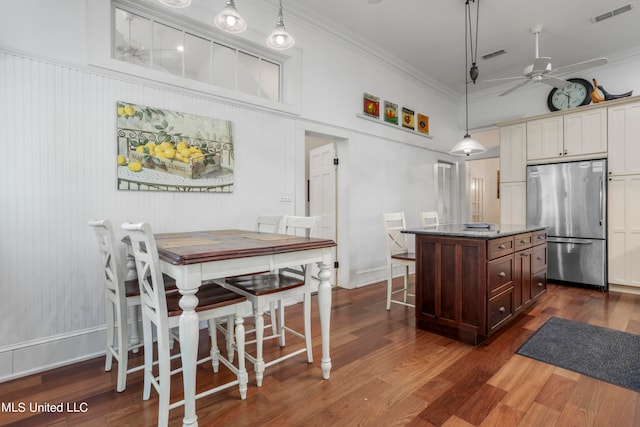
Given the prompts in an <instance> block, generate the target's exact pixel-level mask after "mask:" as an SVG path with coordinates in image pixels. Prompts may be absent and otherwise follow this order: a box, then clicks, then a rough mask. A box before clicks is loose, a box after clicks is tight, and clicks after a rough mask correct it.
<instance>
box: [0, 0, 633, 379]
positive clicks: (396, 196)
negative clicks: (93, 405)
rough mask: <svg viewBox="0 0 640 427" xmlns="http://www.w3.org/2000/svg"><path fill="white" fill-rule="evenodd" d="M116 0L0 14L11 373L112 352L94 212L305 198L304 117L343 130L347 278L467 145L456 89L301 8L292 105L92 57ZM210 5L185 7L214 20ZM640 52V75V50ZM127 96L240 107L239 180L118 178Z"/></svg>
mask: <svg viewBox="0 0 640 427" xmlns="http://www.w3.org/2000/svg"><path fill="white" fill-rule="evenodd" d="M151 3H154V4H155V2H149V4H151ZM106 4H108V2H107V0H57V1H55V2H51V1H49V0H31V1H28V2H13V3H12V4H11V7H10V8H9V7H5V8H3V13H2V14H0V76H2V77H1V82H0V98H1V99H2V100H3V102H0V140H2V141H3V147H4V148H5V162H4V166H3V167H2V168H0V179H1V180H2V182H3V183H4V190H3V192H2V195H1V196H0V236H1V238H0V286H1V287H2V289H3V291H6V292H5V297H4V298H2V300H1V301H0V311H1V312H2V313H3V314H5V320H4V321H3V322H1V323H0V380H1V379H6V378H11V377H15V376H20V375H24V374H27V373H29V372H34V371H38V370H42V369H45V368H47V367H52V366H56V365H58V364H63V363H69V362H71V361H73V360H77V359H82V358H87V357H91V356H92V355H96V354H99V353H100V352H103V351H104V344H103V342H104V307H103V296H102V291H101V283H100V268H99V260H98V255H97V251H96V247H95V242H94V237H93V236H92V234H91V231H90V230H89V229H88V227H87V225H86V222H87V220H88V219H90V218H94V217H97V218H102V217H107V218H110V219H111V220H112V221H113V223H114V224H116V225H118V224H120V223H121V222H122V221H124V220H132V221H139V220H145V221H149V222H150V223H151V224H152V225H153V227H154V230H155V231H158V232H163V231H176V230H185V231H186V230H196V229H204V228H225V227H248V228H250V227H253V224H254V217H255V214H256V213H258V212H273V213H303V212H304V191H303V188H304V185H305V184H304V133H305V130H311V131H314V132H319V133H323V134H326V135H333V136H336V137H338V138H339V139H340V142H339V143H338V144H337V146H338V154H339V156H340V157H341V160H342V161H341V166H340V170H339V172H338V175H339V182H338V187H339V189H338V192H339V209H340V214H339V218H338V221H339V230H340V237H339V240H340V242H341V248H340V254H341V257H343V258H341V269H340V270H341V273H340V274H341V285H344V286H348V287H356V286H362V285H365V284H369V283H373V282H377V281H380V280H382V279H384V277H385V268H384V262H385V255H384V251H385V245H384V240H383V234H382V224H381V214H382V213H383V212H388V211H396V210H403V211H405V213H406V215H407V221H408V224H409V225H411V224H418V213H419V212H420V211H423V210H433V209H434V208H435V191H434V188H435V186H434V172H433V165H434V162H436V161H437V160H438V159H444V160H449V161H451V160H454V161H455V160H458V159H457V158H451V157H449V156H448V155H446V154H442V152H446V150H447V149H448V147H450V146H451V145H452V144H453V143H454V142H456V141H457V140H458V139H460V137H461V134H462V131H461V130H460V127H461V126H460V123H461V122H462V120H461V115H460V112H461V107H460V102H459V101H460V99H459V98H456V97H451V96H449V95H447V93H446V91H441V90H437V89H434V88H433V87H431V86H429V85H427V84H425V82H420V81H417V80H415V79H414V78H412V77H409V76H407V75H405V74H403V73H402V72H401V71H400V70H398V69H396V68H395V67H393V66H392V65H389V64H387V63H384V62H383V61H381V60H380V59H378V58H374V57H372V56H370V55H368V54H367V53H366V52H362V51H360V50H359V49H357V48H355V47H351V46H349V45H348V43H345V42H344V41H341V40H340V39H339V38H338V37H337V36H331V35H329V34H327V33H323V32H321V31H320V30H316V29H314V27H313V25H309V23H308V22H296V21H295V19H291V18H288V20H287V28H288V29H289V30H290V31H292V32H294V33H295V36H296V39H297V45H296V50H295V51H293V53H294V61H293V65H294V67H293V68H294V69H293V77H292V81H293V83H292V84H291V85H288V87H287V91H288V97H287V100H288V101H291V103H292V104H291V105H290V106H288V107H286V108H282V109H270V108H269V107H268V106H266V107H265V105H264V104H261V105H260V106H253V105H252V104H251V102H246V101H247V98H246V97H241V98H242V102H236V101H234V100H233V99H229V93H228V91H227V92H225V91H218V92H219V93H218V94H216V91H215V90H214V91H213V92H214V93H213V94H211V93H203V92H199V91H197V90H185V89H181V88H180V83H181V82H180V79H176V78H167V79H166V81H165V82H157V81H153V80H151V79H149V78H146V79H141V78H136V77H135V76H132V75H130V74H123V73H119V72H115V71H112V70H105V69H102V68H96V67H92V66H90V64H89V61H90V58H91V61H92V62H93V60H94V59H95V57H96V55H98V56H99V55H100V52H101V51H100V50H99V49H98V50H96V49H94V47H95V46H94V43H95V40H94V39H93V38H92V37H90V33H91V31H90V30H92V28H93V26H92V25H89V22H88V19H87V15H88V13H89V12H90V11H91V10H92V9H93V8H94V7H95V5H98V7H102V6H103V5H106ZM265 8H266V6H265V5H263V4H256V5H254V4H252V3H251V2H245V4H244V5H243V14H246V17H247V18H248V19H249V18H250V22H251V29H250V30H249V31H247V33H244V34H246V35H242V36H240V37H245V38H246V40H248V41H250V42H260V41H261V40H264V37H265V36H266V34H267V32H268V31H270V30H271V28H272V27H273V11H271V10H265ZM34 11H37V13H34ZM200 12H201V11H199V10H197V9H195V8H194V9H189V10H187V11H186V12H184V11H183V12H180V13H188V14H191V16H192V17H193V18H201V19H203V21H207V22H211V19H212V16H209V15H207V14H205V13H200ZM98 19H104V20H108V19H109V16H108V14H106V15H104V16H102V15H100V14H99V15H98ZM103 23H104V21H103ZM87 27H91V28H87ZM107 27H108V25H107ZM445 47H446V46H443V48H445ZM102 59H104V60H106V59H108V58H102ZM632 67H634V68H633V74H634V75H638V72H637V71H638V70H637V67H638V66H637V62H636V63H632ZM128 71H131V69H128ZM427 72H428V70H427ZM627 72H628V70H627V69H626V68H616V69H615V71H613V68H612V71H611V72H610V73H609V74H607V73H605V72H604V71H603V72H602V73H599V74H598V75H597V76H596V77H597V78H598V79H599V81H601V82H602V84H604V85H605V86H607V87H611V88H612V91H613V90H614V87H616V86H615V85H614V84H613V81H616V82H618V81H619V84H620V86H621V87H620V91H622V90H629V89H634V90H636V91H637V90H638V87H637V86H638V84H639V83H638V81H639V80H640V79H635V80H633V81H634V82H636V83H635V86H633V87H628V85H625V83H626V82H627V81H629V78H628V76H627V75H626V73H627ZM618 77H619V78H620V80H616V79H615V78H618ZM610 82H611V83H610ZM363 92H369V93H372V94H375V95H377V96H379V97H380V98H381V99H390V100H392V101H394V102H396V103H398V104H399V105H401V106H403V105H406V106H409V107H411V108H412V109H414V110H415V111H417V112H422V113H424V114H427V115H429V116H430V118H431V120H430V127H431V130H432V134H433V139H427V138H423V137H421V136H419V135H416V134H410V133H407V132H403V131H400V130H398V129H392V128H390V127H388V126H383V125H381V124H378V123H371V122H369V121H365V120H362V119H359V118H356V114H358V113H360V112H361V107H362V94H363ZM525 93H526V92H525ZM545 93H546V92H545ZM542 95H544V94H541V96H540V97H541V98H545V99H546V96H542ZM526 98H527V97H526V95H524V94H523V95H522V96H521V97H518V98H517V100H519V101H517V100H516V101H514V100H513V98H512V99H511V100H508V99H502V98H500V99H498V98H497V97H485V98H479V99H477V100H475V101H474V103H475V104H474V103H472V104H471V106H470V107H471V110H470V115H471V117H474V119H473V120H472V122H471V123H474V122H481V121H486V120H494V119H496V118H502V117H505V116H511V115H513V112H514V111H515V112H516V113H518V114H519V113H522V114H536V113H538V112H543V111H538V109H535V111H532V109H530V108H527V106H528V105H529V104H528V103H527V101H526ZM118 100H126V101H129V102H132V103H138V104H143V105H149V106H155V107H158V108H164V109H171V110H175V111H181V112H185V113H192V114H198V115H203V116H209V117H214V118H221V119H227V120H231V121H232V122H233V126H234V135H235V141H234V142H235V155H236V158H235V180H236V181H235V191H234V192H233V193H232V194H185V193H152V192H148V193H147V192H126V191H117V190H116V175H115V174H116V167H115V166H116V156H115V154H116V149H115V105H116V101H118ZM256 103H257V104H260V102H256ZM511 104H513V105H511ZM542 105H544V104H542ZM540 109H542V107H540ZM472 127H473V126H472ZM434 150H436V151H434ZM438 150H440V151H441V152H438ZM300 153H302V154H300ZM282 191H287V192H292V194H294V201H293V202H292V203H288V202H280V194H281V192H282ZM463 195H464V194H463Z"/></svg>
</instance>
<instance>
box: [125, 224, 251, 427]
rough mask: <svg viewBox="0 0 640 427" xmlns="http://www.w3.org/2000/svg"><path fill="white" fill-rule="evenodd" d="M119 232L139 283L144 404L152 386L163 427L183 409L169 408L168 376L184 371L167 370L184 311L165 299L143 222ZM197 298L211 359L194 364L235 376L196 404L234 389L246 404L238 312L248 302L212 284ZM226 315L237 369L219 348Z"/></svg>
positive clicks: (172, 297) (172, 298)
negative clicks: (171, 343) (173, 335)
mask: <svg viewBox="0 0 640 427" xmlns="http://www.w3.org/2000/svg"><path fill="white" fill-rule="evenodd" d="M122 228H123V229H124V230H125V231H126V232H127V233H128V234H129V238H130V240H131V247H132V251H133V256H134V259H135V263H136V272H137V274H138V282H139V283H140V297H141V302H142V325H143V336H144V387H143V399H144V400H148V399H149V398H150V394H151V386H152V385H153V387H154V388H155V389H156V391H157V392H158V395H159V408H158V425H159V426H166V425H167V424H168V419H169V410H170V409H173V408H175V407H178V406H180V405H183V404H184V400H180V401H177V402H174V403H170V381H171V375H173V374H175V373H178V372H181V371H182V368H179V369H176V370H171V355H170V352H169V334H170V329H171V328H175V327H179V324H180V315H181V314H182V309H181V308H180V305H179V302H180V298H181V297H182V295H181V294H180V293H179V292H174V293H171V294H165V291H164V283H163V282H164V279H163V275H162V273H161V270H160V260H159V257H158V249H157V247H156V242H155V238H154V237H153V233H152V231H151V226H150V225H149V224H147V223H139V224H131V223H124V224H122ZM195 296H196V297H197V298H198V306H197V307H196V313H197V314H198V318H199V319H200V320H207V321H208V323H209V335H210V337H211V349H210V352H209V356H207V357H205V358H203V359H200V360H198V361H197V363H198V364H201V363H204V362H207V361H211V362H212V366H213V371H214V372H218V369H219V363H220V362H222V364H223V365H225V366H226V367H227V368H229V370H231V371H232V372H233V373H234V374H235V376H236V378H235V379H234V380H232V381H229V382H227V383H225V384H222V385H217V386H215V387H213V388H211V389H209V390H206V391H203V392H201V393H198V394H197V395H196V399H199V398H201V397H205V396H208V395H210V394H213V393H216V392H218V391H221V390H224V389H227V388H229V387H232V386H234V385H238V386H239V390H240V397H241V399H243V400H244V399H245V398H246V396H247V383H248V376H247V371H246V368H245V360H244V348H245V334H244V325H243V323H244V320H243V318H242V310H243V308H242V307H243V303H244V302H245V301H247V298H245V297H244V296H242V295H239V294H237V293H234V292H232V291H228V290H226V289H224V288H222V287H220V286H218V285H216V284H206V285H202V286H201V287H200V289H199V290H198V292H197V293H196V294H195ZM229 316H234V319H235V325H236V328H235V347H236V349H237V352H238V366H237V367H236V366H234V365H233V363H231V362H230V361H229V360H228V359H227V358H225V357H224V356H223V355H222V354H221V353H220V351H219V349H218V344H217V334H216V327H215V321H216V319H218V318H224V319H228V318H229ZM154 326H155V329H156V337H157V348H158V368H159V369H158V372H159V374H158V376H156V375H155V373H154V369H153V332H152V329H153V327H154Z"/></svg>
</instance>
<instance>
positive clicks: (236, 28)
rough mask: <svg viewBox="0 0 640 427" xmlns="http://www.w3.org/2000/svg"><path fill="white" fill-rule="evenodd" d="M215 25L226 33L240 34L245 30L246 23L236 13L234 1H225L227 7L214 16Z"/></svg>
mask: <svg viewBox="0 0 640 427" xmlns="http://www.w3.org/2000/svg"><path fill="white" fill-rule="evenodd" d="M215 24H216V27H218V28H220V29H221V30H224V31H226V32H228V33H241V32H243V31H244V30H246V29H247V21H245V20H244V19H242V16H240V14H239V13H238V10H237V9H236V3H235V2H234V0H227V6H226V7H225V8H224V9H223V10H222V12H220V13H219V14H218V15H216V18H215Z"/></svg>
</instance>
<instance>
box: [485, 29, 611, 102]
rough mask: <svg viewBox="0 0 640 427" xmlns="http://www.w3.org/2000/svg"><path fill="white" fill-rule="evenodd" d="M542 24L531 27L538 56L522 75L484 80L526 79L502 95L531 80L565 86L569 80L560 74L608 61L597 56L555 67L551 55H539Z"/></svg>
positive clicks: (558, 86)
mask: <svg viewBox="0 0 640 427" xmlns="http://www.w3.org/2000/svg"><path fill="white" fill-rule="evenodd" d="M542 28H543V26H542V25H536V26H534V27H532V28H531V32H532V33H533V35H534V36H535V39H536V57H535V59H534V61H533V64H530V65H528V66H527V67H525V69H524V72H523V73H522V76H518V77H505V78H499V79H490V80H483V81H485V82H489V81H501V80H516V79H518V80H520V79H524V81H523V82H521V83H518V84H517V85H515V86H513V87H512V88H510V89H508V90H507V91H505V92H503V93H501V94H500V96H504V95H508V94H510V93H511V92H513V91H514V90H516V89H519V88H521V87H523V86H525V85H527V84H529V83H531V82H542V83H545V84H548V85H550V86H553V87H557V88H563V87H566V86H568V85H569V82H568V81H566V80H564V79H561V78H559V76H561V75H564V74H569V73H575V72H577V71H580V70H585V69H587V68H592V67H597V66H599V65H604V64H606V63H607V62H608V60H607V58H595V59H590V60H588V61H584V62H578V63H575V64H571V65H565V66H564V67H559V68H553V67H552V66H551V58H549V57H540V56H538V35H539V34H540V32H541V31H542Z"/></svg>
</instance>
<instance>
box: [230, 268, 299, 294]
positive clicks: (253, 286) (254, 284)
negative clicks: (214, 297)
mask: <svg viewBox="0 0 640 427" xmlns="http://www.w3.org/2000/svg"><path fill="white" fill-rule="evenodd" d="M225 282H226V283H227V284H229V285H231V286H233V287H236V288H238V289H242V290H243V291H245V292H247V293H250V294H252V295H256V296H260V295H267V294H272V293H275V292H282V291H286V290H288V289H293V288H298V287H300V286H304V280H300V279H299V278H296V277H291V276H287V275H284V274H275V273H274V274H253V275H248V276H236V277H229V278H227V279H226V280H225Z"/></svg>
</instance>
